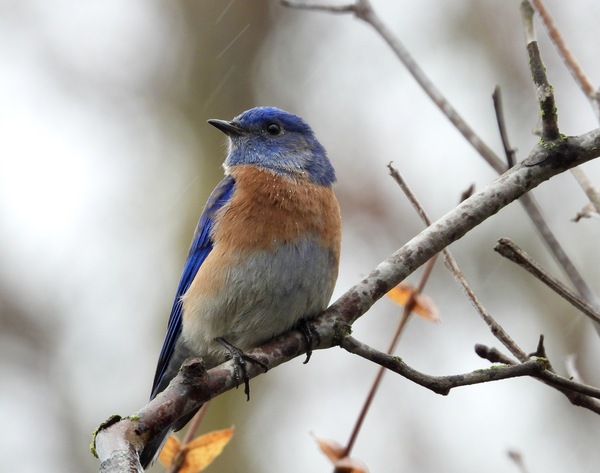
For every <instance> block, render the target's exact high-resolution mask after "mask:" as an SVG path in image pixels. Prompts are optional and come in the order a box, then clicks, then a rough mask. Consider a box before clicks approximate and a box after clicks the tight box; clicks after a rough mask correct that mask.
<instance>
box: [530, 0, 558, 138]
mask: <svg viewBox="0 0 600 473" xmlns="http://www.w3.org/2000/svg"><path fill="white" fill-rule="evenodd" d="M533 14H534V10H533V7H532V6H531V4H530V3H529V1H528V0H524V1H523V2H521V15H522V17H523V23H524V27H525V36H526V41H527V52H528V54H529V67H530V68H531V76H532V78H533V83H534V85H535V87H536V91H537V98H538V103H539V106H540V111H541V114H542V140H543V141H544V142H548V141H555V140H558V139H559V138H560V132H559V129H558V115H557V113H556V102H555V101H554V90H553V88H552V85H550V82H548V77H547V76H546V67H545V66H544V63H543V61H542V57H541V55H540V48H539V46H538V42H537V39H536V36H535V29H534V27H533Z"/></svg>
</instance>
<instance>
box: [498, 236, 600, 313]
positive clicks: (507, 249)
mask: <svg viewBox="0 0 600 473" xmlns="http://www.w3.org/2000/svg"><path fill="white" fill-rule="evenodd" d="M494 250H496V251H497V252H498V253H500V254H501V255H502V256H504V257H505V258H508V259H509V260H511V261H512V262H513V263H516V264H518V265H519V266H521V267H522V268H523V269H525V270H526V271H528V272H529V273H531V274H533V275H534V276H535V277H536V278H537V279H539V280H540V281H541V282H543V283H544V284H545V285H546V286H548V287H549V288H550V289H552V290H553V291H554V292H556V293H557V294H558V295H559V296H561V297H562V298H564V299H565V300H567V301H568V302H569V303H571V304H572V305H573V306H575V307H576V308H577V309H579V310H580V311H581V312H582V313H583V314H585V315H586V316H588V317H589V318H590V319H592V320H593V321H594V322H596V323H597V324H598V323H600V313H599V312H598V311H597V310H596V309H594V308H593V307H592V306H591V305H590V304H588V303H587V302H586V301H585V300H583V299H582V298H581V297H580V296H578V295H577V294H575V293H574V292H573V291H571V290H570V289H569V288H568V287H566V286H565V285H564V284H563V283H561V282H560V281H559V280H558V279H556V278H554V277H552V276H550V275H549V274H548V273H547V272H546V271H544V270H543V269H542V268H541V267H540V266H539V265H538V264H537V263H536V262H535V261H533V259H532V258H531V257H530V256H529V255H528V254H527V253H525V252H524V251H523V250H522V249H521V248H519V246H518V245H516V244H515V243H514V242H513V241H511V240H510V239H508V238H501V239H500V240H498V244H497V245H496V246H495V247H494Z"/></svg>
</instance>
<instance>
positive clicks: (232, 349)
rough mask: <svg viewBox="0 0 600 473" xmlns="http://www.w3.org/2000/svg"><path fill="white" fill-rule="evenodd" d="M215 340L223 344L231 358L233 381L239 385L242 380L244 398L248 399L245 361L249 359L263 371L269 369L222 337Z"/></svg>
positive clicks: (248, 387) (248, 380)
mask: <svg viewBox="0 0 600 473" xmlns="http://www.w3.org/2000/svg"><path fill="white" fill-rule="evenodd" d="M217 342H219V343H220V344H221V345H223V346H224V347H225V348H226V349H227V351H228V352H229V357H230V359H231V360H233V366H234V368H233V375H234V376H235V382H236V383H237V386H238V387H239V385H240V382H242V381H243V382H244V394H245V395H246V400H247V401H249V400H250V378H249V377H248V370H247V369H246V362H247V361H249V362H251V363H254V364H256V365H258V366H260V367H261V368H262V369H263V370H264V371H265V373H266V372H267V371H268V370H269V368H268V367H267V365H265V364H264V363H263V362H262V361H259V360H257V359H256V358H253V357H251V356H249V355H246V354H245V353H244V352H243V351H242V350H240V349H239V348H238V347H236V346H235V345H232V344H231V343H229V342H228V341H227V340H225V339H224V338H221V337H219V338H217Z"/></svg>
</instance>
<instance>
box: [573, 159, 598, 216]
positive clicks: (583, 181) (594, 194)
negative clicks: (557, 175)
mask: <svg viewBox="0 0 600 473" xmlns="http://www.w3.org/2000/svg"><path fill="white" fill-rule="evenodd" d="M571 174H573V176H574V177H575V179H576V180H577V182H578V183H579V185H580V187H581V188H582V189H583V192H585V195H586V196H587V198H588V199H589V200H590V203H591V204H592V206H593V207H594V209H595V210H596V212H597V213H600V190H598V188H597V187H595V186H594V184H592V181H590V179H589V178H588V177H587V174H586V173H585V172H583V169H581V168H580V167H576V168H573V169H571Z"/></svg>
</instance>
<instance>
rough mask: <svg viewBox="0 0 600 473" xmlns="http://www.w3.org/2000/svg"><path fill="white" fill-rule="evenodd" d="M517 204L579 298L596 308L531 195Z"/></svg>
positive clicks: (576, 270) (590, 292)
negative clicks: (519, 204) (522, 208)
mask: <svg viewBox="0 0 600 473" xmlns="http://www.w3.org/2000/svg"><path fill="white" fill-rule="evenodd" d="M519 202H520V203H521V205H523V207H525V210H526V211H527V215H529V218H530V219H531V221H532V222H533V224H534V225H535V228H536V229H537V231H538V232H539V234H540V236H541V237H542V239H543V240H544V243H546V247H547V248H548V249H549V250H550V252H551V253H552V256H554V259H555V260H556V261H557V262H558V263H559V264H560V266H561V268H562V269H563V271H564V272H565V274H566V275H567V277H568V278H569V279H570V280H571V283H572V284H573V287H574V288H575V289H576V290H577V292H578V293H579V294H580V295H581V297H583V298H584V299H585V300H587V301H588V302H589V303H590V304H593V305H594V306H595V307H597V306H598V299H597V298H596V296H595V295H594V293H593V292H592V290H591V288H590V286H588V284H587V283H586V282H585V280H584V279H583V276H581V273H580V272H579V271H578V269H577V268H576V267H575V264H574V263H573V261H572V260H571V258H569V256H568V255H567V253H566V252H565V250H564V249H563V247H562V245H561V244H560V243H559V241H558V240H557V239H556V237H555V236H554V233H552V230H550V227H548V224H547V223H546V220H545V219H544V217H543V216H542V212H541V210H540V208H539V205H538V204H537V202H536V201H535V199H534V197H533V195H531V194H524V195H523V196H521V198H520V199H519Z"/></svg>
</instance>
